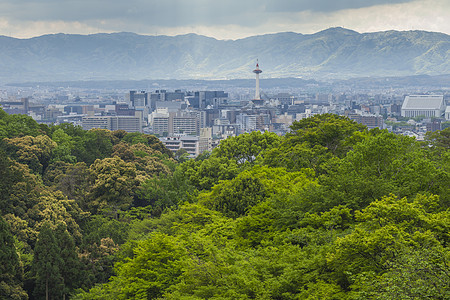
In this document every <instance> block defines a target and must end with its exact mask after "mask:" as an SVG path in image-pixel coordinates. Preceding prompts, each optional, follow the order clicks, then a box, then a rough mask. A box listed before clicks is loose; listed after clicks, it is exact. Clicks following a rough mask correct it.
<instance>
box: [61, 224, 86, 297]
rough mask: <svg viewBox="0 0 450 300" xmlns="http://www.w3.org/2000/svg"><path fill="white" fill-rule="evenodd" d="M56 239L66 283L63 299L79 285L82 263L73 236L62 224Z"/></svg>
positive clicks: (62, 273) (62, 274)
mask: <svg viewBox="0 0 450 300" xmlns="http://www.w3.org/2000/svg"><path fill="white" fill-rule="evenodd" d="M55 238H56V241H57V243H58V247H59V250H60V252H59V254H60V257H61V261H60V262H61V263H62V264H61V265H60V272H61V276H62V278H63V281H64V287H63V298H64V299H65V297H66V295H67V294H69V293H70V292H71V291H72V290H73V289H74V288H76V287H77V285H78V283H79V279H80V278H81V276H80V271H81V268H80V261H79V259H78V255H77V252H76V250H75V243H74V241H73V238H72V236H71V235H70V234H69V232H68V231H67V229H66V226H65V225H64V224H62V223H60V224H59V225H58V227H57V228H56V231H55Z"/></svg>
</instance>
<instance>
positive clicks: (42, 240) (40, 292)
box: [33, 223, 64, 300]
mask: <svg viewBox="0 0 450 300" xmlns="http://www.w3.org/2000/svg"><path fill="white" fill-rule="evenodd" d="M62 266H63V260H62V258H61V254H60V248H59V245H58V242H57V240H56V238H55V235H54V233H53V230H52V229H51V228H50V224H48V223H45V224H44V225H43V226H42V228H41V231H40V232H39V235H38V239H37V242H36V246H35V248H34V258H33V270H34V272H35V274H36V286H35V289H34V296H35V297H36V298H37V299H46V300H49V299H62V298H63V295H64V279H63V276H62V270H61V267H62ZM44 297H45V298H44Z"/></svg>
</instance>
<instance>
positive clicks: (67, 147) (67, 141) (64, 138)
mask: <svg viewBox="0 0 450 300" xmlns="http://www.w3.org/2000/svg"><path fill="white" fill-rule="evenodd" d="M52 140H53V141H54V142H55V143H56V144H57V146H56V148H54V149H53V153H52V160H53V161H65V162H68V163H74V162H76V160H77V158H76V157H75V156H73V155H72V150H73V148H74V143H73V141H72V137H71V136H69V135H68V134H67V133H65V132H64V130H62V129H61V128H59V129H57V130H56V131H54V132H53V134H52Z"/></svg>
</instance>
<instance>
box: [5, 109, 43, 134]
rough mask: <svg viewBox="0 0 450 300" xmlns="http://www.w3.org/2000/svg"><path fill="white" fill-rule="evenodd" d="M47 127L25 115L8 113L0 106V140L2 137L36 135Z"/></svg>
mask: <svg viewBox="0 0 450 300" xmlns="http://www.w3.org/2000/svg"><path fill="white" fill-rule="evenodd" d="M48 131H49V129H48V127H47V126H46V125H43V124H38V123H36V121H35V120H33V118H31V117H29V116H27V115H8V114H7V113H6V112H5V111H4V110H3V109H1V108H0V141H1V140H2V139H3V138H15V137H22V136H27V135H29V136H34V137H35V136H38V135H42V134H46V133H47V132H48Z"/></svg>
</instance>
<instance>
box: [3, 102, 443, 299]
mask: <svg viewBox="0 0 450 300" xmlns="http://www.w3.org/2000/svg"><path fill="white" fill-rule="evenodd" d="M0 138H1V142H0V152H1V153H0V154H1V155H0V177H1V179H2V180H1V181H0V191H1V193H0V242H1V243H0V254H1V255H0V260H1V261H0V268H1V273H0V280H1V284H0V298H2V299H3V298H6V299H27V298H28V299H45V295H46V294H48V295H49V298H50V299H61V298H62V297H64V296H65V297H66V299H108V298H109V299H425V298H431V299H448V298H449V296H450V289H449V286H450V277H449V276H448V274H449V273H450V265H449V263H448V262H449V261H450V260H449V259H450V252H449V249H448V244H449V239H450V236H449V232H450V211H449V200H450V199H449V197H450V195H449V189H448V186H449V183H450V176H449V170H450V156H449V155H450V153H449V147H450V130H449V129H448V128H447V129H445V130H443V131H440V132H435V133H431V134H428V135H427V139H426V141H424V142H418V141H416V140H414V139H412V138H409V137H406V136H399V135H394V134H391V133H388V132H387V131H384V130H378V129H374V130H370V131H368V130H367V129H366V128H365V127H364V126H362V125H360V124H357V123H355V122H353V121H351V120H349V119H347V118H345V117H340V116H336V115H332V114H325V115H318V116H314V117H312V118H308V119H304V120H301V121H298V122H294V124H293V125H292V127H291V132H290V133H289V134H287V135H286V136H282V137H280V136H277V135H276V134H273V133H269V132H265V133H260V132H252V133H249V134H243V135H240V136H237V137H234V138H229V139H227V140H224V141H222V142H221V144H220V145H219V147H217V148H216V149H214V150H213V151H212V153H205V154H203V155H201V156H200V157H198V158H196V159H190V160H189V159H187V158H186V156H184V155H182V153H177V155H175V156H173V155H172V154H171V153H170V152H169V151H168V150H167V149H166V148H164V146H163V145H162V144H161V143H160V142H159V140H158V139H157V138H155V137H154V136H149V135H144V134H139V133H126V132H123V131H114V132H110V131H106V130H90V131H84V130H82V129H81V128H79V127H74V126H71V125H67V124H63V125H58V126H50V127H47V126H45V125H39V124H37V123H36V122H34V121H33V120H32V119H31V118H29V117H26V116H21V115H7V114H6V113H4V112H3V111H2V110H0Z"/></svg>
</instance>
